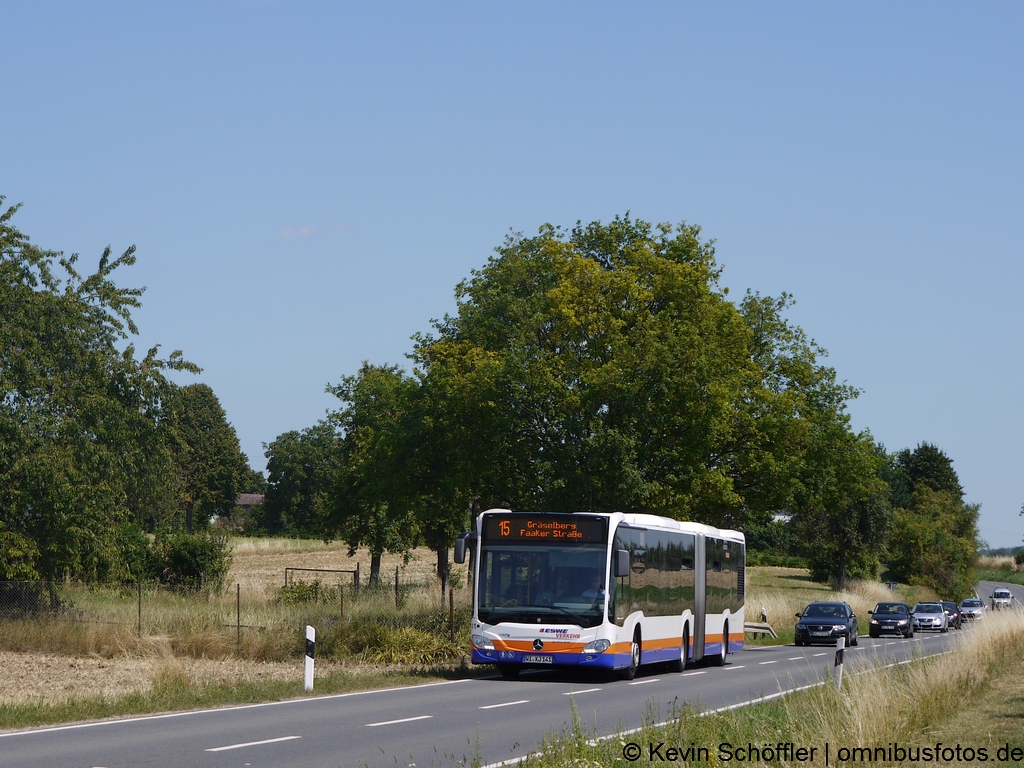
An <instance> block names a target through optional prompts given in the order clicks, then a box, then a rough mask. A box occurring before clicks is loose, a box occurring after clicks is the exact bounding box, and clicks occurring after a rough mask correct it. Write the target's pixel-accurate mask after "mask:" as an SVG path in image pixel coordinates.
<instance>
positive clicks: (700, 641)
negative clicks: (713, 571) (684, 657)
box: [693, 533, 707, 661]
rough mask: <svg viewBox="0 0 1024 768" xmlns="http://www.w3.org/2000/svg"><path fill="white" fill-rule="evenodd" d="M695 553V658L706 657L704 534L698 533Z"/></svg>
mask: <svg viewBox="0 0 1024 768" xmlns="http://www.w3.org/2000/svg"><path fill="white" fill-rule="evenodd" d="M696 539H697V540H696V541H695V542H694V553H693V561H694V562H693V575H694V577H695V581H694V585H693V660H694V661H700V660H701V659H703V658H704V624H705V623H706V621H705V610H706V606H707V602H706V598H707V568H706V567H705V549H704V536H703V535H701V534H699V533H698V534H697V536H696Z"/></svg>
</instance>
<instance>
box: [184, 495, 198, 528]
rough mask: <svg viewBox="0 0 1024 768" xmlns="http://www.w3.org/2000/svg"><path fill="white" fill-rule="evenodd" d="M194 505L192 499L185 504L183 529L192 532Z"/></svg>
mask: <svg viewBox="0 0 1024 768" xmlns="http://www.w3.org/2000/svg"><path fill="white" fill-rule="evenodd" d="M195 505H196V503H195V502H194V501H190V502H189V503H188V504H187V505H186V506H185V530H186V531H188V532H189V533H192V510H193V508H194V507H195Z"/></svg>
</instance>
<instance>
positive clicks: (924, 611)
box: [914, 603, 949, 632]
mask: <svg viewBox="0 0 1024 768" xmlns="http://www.w3.org/2000/svg"><path fill="white" fill-rule="evenodd" d="M914 629H915V630H918V631H921V630H925V629H929V630H932V631H935V632H949V619H948V618H947V617H946V612H945V611H944V610H942V603H918V604H917V605H915V606H914Z"/></svg>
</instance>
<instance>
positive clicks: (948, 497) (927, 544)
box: [885, 443, 979, 600]
mask: <svg viewBox="0 0 1024 768" xmlns="http://www.w3.org/2000/svg"><path fill="white" fill-rule="evenodd" d="M885 477H886V479H887V480H888V482H889V488H890V491H889V494H890V499H891V503H892V506H893V507H894V508H895V509H894V514H893V527H892V531H891V533H890V535H889V539H888V545H887V550H888V561H889V572H890V574H891V575H892V578H894V579H896V580H898V581H905V582H909V583H912V584H924V585H926V586H929V587H931V588H932V589H934V590H936V591H937V592H938V593H939V594H940V595H942V596H943V597H945V598H948V599H952V600H959V599H961V598H963V597H967V596H969V595H970V594H971V589H972V588H973V586H974V582H975V577H976V570H975V568H976V564H977V560H978V514H979V507H978V505H976V504H968V503H966V502H965V501H964V493H963V487H962V486H961V485H960V478H959V477H958V476H957V473H956V470H954V469H953V462H952V460H951V459H950V458H949V457H948V456H947V455H946V454H945V453H944V452H943V451H942V450H940V449H939V448H938V447H936V446H934V445H932V444H930V443H921V444H919V445H918V446H917V447H916V448H915V449H914V450H913V451H911V450H909V449H904V450H902V451H898V452H897V453H896V454H894V455H892V456H889V457H888V462H887V465H886V467H885Z"/></svg>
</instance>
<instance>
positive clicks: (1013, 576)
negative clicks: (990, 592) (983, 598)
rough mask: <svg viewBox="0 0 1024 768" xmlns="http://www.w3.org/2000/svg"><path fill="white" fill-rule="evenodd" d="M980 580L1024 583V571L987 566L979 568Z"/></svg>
mask: <svg viewBox="0 0 1024 768" xmlns="http://www.w3.org/2000/svg"><path fill="white" fill-rule="evenodd" d="M978 580H979V581H1004V582H1007V583H1009V584H1024V571H1017V572H1016V573H1015V572H1013V571H1010V570H1002V569H993V568H985V569H979V570H978Z"/></svg>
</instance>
